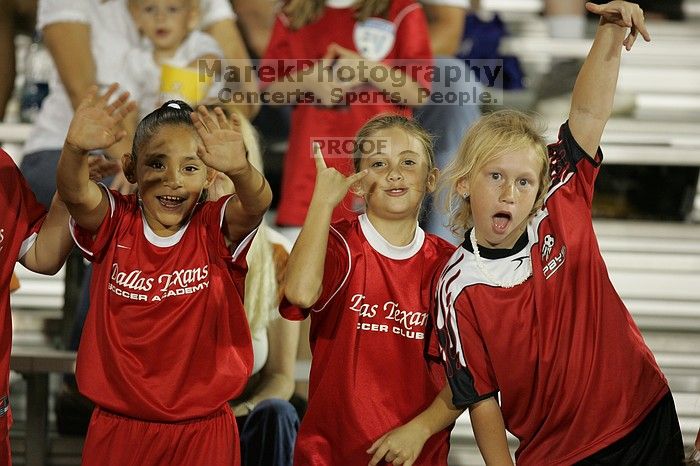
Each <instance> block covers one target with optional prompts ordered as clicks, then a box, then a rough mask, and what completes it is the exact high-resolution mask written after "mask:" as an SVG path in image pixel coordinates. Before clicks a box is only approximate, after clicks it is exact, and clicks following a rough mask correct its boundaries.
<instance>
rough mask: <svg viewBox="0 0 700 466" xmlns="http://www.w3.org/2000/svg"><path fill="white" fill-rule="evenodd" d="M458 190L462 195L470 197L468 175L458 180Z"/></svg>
mask: <svg viewBox="0 0 700 466" xmlns="http://www.w3.org/2000/svg"><path fill="white" fill-rule="evenodd" d="M456 191H457V193H459V195H460V196H462V197H469V180H468V179H467V177H466V176H465V177H463V178H460V179H459V180H457V189H456Z"/></svg>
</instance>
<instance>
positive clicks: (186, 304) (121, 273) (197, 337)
mask: <svg viewBox="0 0 700 466" xmlns="http://www.w3.org/2000/svg"><path fill="white" fill-rule="evenodd" d="M115 91H116V85H113V86H111V87H110V89H109V90H108V91H107V92H106V93H105V94H104V95H97V91H96V89H93V90H92V91H91V92H90V93H89V94H88V96H87V97H86V98H85V99H84V100H83V102H82V103H81V104H80V106H79V107H78V109H77V111H76V114H75V116H74V118H73V121H72V122H71V126H70V129H69V131H68V135H67V137H66V142H65V145H64V147H63V152H62V154H61V159H60V161H59V166H58V190H59V192H60V193H61V194H62V195H63V196H65V202H66V204H67V206H68V209H69V211H70V213H71V216H72V232H73V235H74V238H75V240H76V242H77V243H78V245H79V246H80V248H81V249H82V250H83V254H84V255H85V257H86V258H87V259H88V260H90V261H91V262H92V263H93V266H94V271H93V277H92V282H91V303H90V311H89V313H88V318H87V321H86V323H85V328H84V331H83V336H82V339H81V343H80V348H79V350H78V362H77V370H76V375H77V380H78V388H79V389H80V391H81V392H82V393H83V394H84V395H85V396H87V397H88V398H89V399H90V400H92V401H93V402H94V403H95V405H96V408H95V411H94V413H93V416H92V419H91V421H90V426H89V428H88V435H87V439H86V441H85V446H84V449H83V464H86V465H93V464H99V465H115V466H116V465H119V466H124V465H162V464H168V465H183V466H184V465H187V466H191V465H202V466H204V465H207V466H208V465H222V466H223V465H226V466H228V465H231V464H235V465H238V464H239V462H240V458H239V447H238V445H239V444H238V438H237V437H238V434H237V430H236V422H235V419H234V417H233V414H232V413H231V410H230V408H229V407H228V404H227V402H228V400H230V399H233V398H235V397H236V396H237V395H238V394H239V393H240V391H241V390H242V389H243V387H244V386H245V384H246V381H247V380H248V377H249V375H250V371H251V367H252V364H253V356H252V348H251V337H250V331H249V329H248V325H247V322H246V317H245V310H244V308H243V303H242V296H243V286H244V278H245V273H246V270H247V267H246V262H245V256H246V251H247V248H248V246H249V245H250V241H251V239H252V237H253V235H254V231H255V228H256V227H257V225H258V224H259V223H260V220H261V219H262V215H263V214H264V212H265V210H266V209H267V207H268V205H269V203H270V200H271V192H270V188H269V186H268V184H267V181H266V180H265V178H264V177H263V176H262V175H261V174H260V173H259V172H258V171H257V170H255V169H254V168H253V167H252V166H251V165H250V163H249V162H248V160H247V158H246V148H245V145H244V143H243V139H242V137H241V133H240V129H239V122H238V121H237V120H233V121H232V122H229V120H228V119H227V118H226V117H225V115H224V114H223V112H222V111H221V109H216V110H215V111H214V115H212V114H210V113H209V112H208V111H207V110H206V109H205V108H204V107H200V108H199V109H198V111H197V112H195V113H193V112H192V109H191V108H190V107H189V106H187V104H185V103H184V102H179V101H171V102H167V103H166V104H164V105H163V106H162V107H160V108H159V109H157V110H155V111H154V112H153V113H151V114H149V115H148V116H146V117H145V118H144V119H143V120H142V121H141V123H140V124H139V126H138V128H137V130H136V135H135V138H134V144H133V151H132V153H131V154H125V155H124V157H123V161H122V162H123V166H124V171H125V175H126V177H127V179H129V181H130V182H132V183H135V184H137V185H138V192H137V193H136V194H132V195H127V196H123V195H120V194H119V193H117V192H115V191H110V190H107V189H106V188H104V187H103V186H98V185H97V184H95V183H93V182H91V181H90V180H89V177H88V162H87V157H86V155H87V153H88V152H89V151H91V150H95V149H100V148H104V147H108V146H110V145H112V144H114V143H115V142H116V141H118V140H119V139H121V138H122V137H123V135H124V133H123V132H120V131H119V130H118V129H117V128H118V123H119V122H120V121H121V120H122V119H123V118H124V116H125V115H126V114H127V113H128V112H129V111H131V110H133V104H128V103H127V100H128V94H126V93H125V94H122V95H121V96H119V97H118V98H117V99H115V101H114V102H113V103H112V104H109V103H108V101H109V99H110V97H111V96H112V95H113V94H114V92H115ZM210 169H214V170H217V171H219V172H222V173H225V174H226V175H227V176H229V177H230V178H231V180H232V181H233V182H234V184H235V185H236V195H235V196H224V197H222V198H221V199H219V200H218V201H216V202H207V201H206V189H207V187H208V186H209V184H210V183H211V180H212V179H213V176H214V174H215V172H214V171H213V170H210ZM227 241H228V242H229V243H232V244H233V245H234V248H233V249H231V250H233V251H234V252H233V253H231V250H230V249H229V247H228V245H227Z"/></svg>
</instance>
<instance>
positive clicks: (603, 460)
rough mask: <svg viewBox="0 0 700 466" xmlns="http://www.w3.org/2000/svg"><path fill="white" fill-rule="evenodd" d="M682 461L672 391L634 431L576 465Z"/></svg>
mask: <svg viewBox="0 0 700 466" xmlns="http://www.w3.org/2000/svg"><path fill="white" fill-rule="evenodd" d="M683 458H684V452H683V436H682V434H681V427H680V425H679V424H678V415H677V414H676V405H675V404H674V403H673V396H672V395H671V392H670V391H669V392H668V393H667V394H666V396H664V397H663V398H662V399H661V400H660V401H659V402H658V403H657V404H656V406H654V408H653V409H652V410H651V411H650V412H649V414H647V416H646V417H645V418H644V419H643V420H642V422H641V423H640V424H639V425H638V426H637V427H635V428H634V430H633V431H632V432H630V433H629V434H627V435H626V436H624V437H622V438H621V439H620V440H618V441H617V442H615V443H613V444H612V445H608V446H607V447H605V448H603V449H602V450H600V451H598V452H596V453H594V454H593V455H591V456H589V457H588V458H585V459H583V460H581V461H579V462H578V463H576V465H579V466H592V465H600V466H613V465H614V466H676V465H681V464H683Z"/></svg>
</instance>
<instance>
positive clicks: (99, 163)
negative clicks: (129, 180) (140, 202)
mask: <svg viewBox="0 0 700 466" xmlns="http://www.w3.org/2000/svg"><path fill="white" fill-rule="evenodd" d="M88 167H89V168H90V179H91V180H92V181H94V182H95V183H99V182H100V181H102V180H103V179H105V178H108V177H110V176H113V175H116V174H117V173H118V172H120V171H121V170H122V164H121V163H119V161H117V160H113V159H110V158H107V157H103V156H101V155H96V156H94V157H90V158H89V159H88Z"/></svg>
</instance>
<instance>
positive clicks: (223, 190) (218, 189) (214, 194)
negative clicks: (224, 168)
mask: <svg viewBox="0 0 700 466" xmlns="http://www.w3.org/2000/svg"><path fill="white" fill-rule="evenodd" d="M207 191H208V193H209V195H208V196H207V198H208V199H209V200H211V201H216V200H218V199H221V198H222V197H224V196H226V195H228V194H233V193H234V192H236V190H235V188H234V186H233V181H231V178H229V177H228V176H226V175H224V174H223V173H221V172H216V176H215V177H214V180H213V181H212V183H211V184H210V185H209V188H207Z"/></svg>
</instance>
